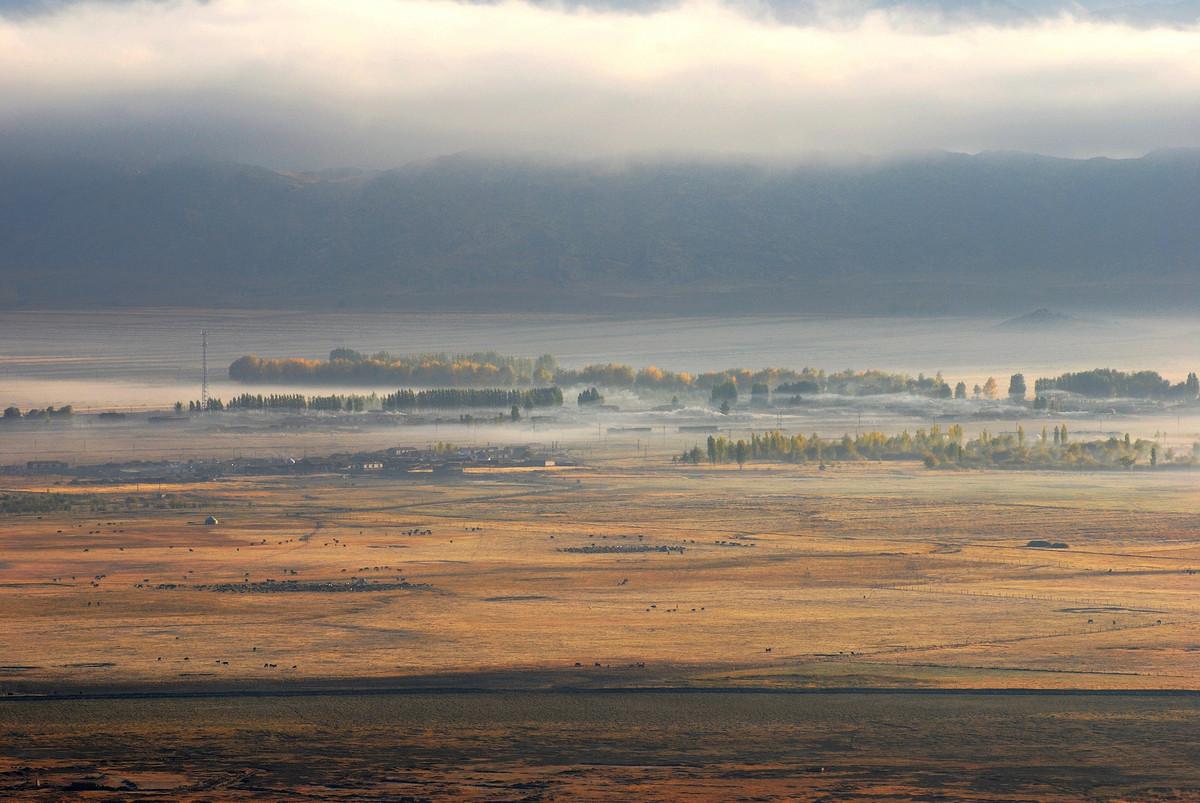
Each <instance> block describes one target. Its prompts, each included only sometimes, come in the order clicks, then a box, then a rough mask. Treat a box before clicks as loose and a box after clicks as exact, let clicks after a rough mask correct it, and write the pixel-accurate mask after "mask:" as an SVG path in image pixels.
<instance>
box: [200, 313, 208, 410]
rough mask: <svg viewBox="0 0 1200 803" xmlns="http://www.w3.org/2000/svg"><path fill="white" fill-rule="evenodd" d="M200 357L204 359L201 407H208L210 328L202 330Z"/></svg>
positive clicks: (204, 408)
mask: <svg viewBox="0 0 1200 803" xmlns="http://www.w3.org/2000/svg"><path fill="white" fill-rule="evenodd" d="M200 357H201V360H202V364H203V368H202V371H203V373H202V378H201V380H200V407H201V409H203V410H207V409H208V330H207V329H201V330H200Z"/></svg>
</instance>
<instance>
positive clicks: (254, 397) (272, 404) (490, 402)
mask: <svg viewBox="0 0 1200 803" xmlns="http://www.w3.org/2000/svg"><path fill="white" fill-rule="evenodd" d="M562 402H563V395H562V391H561V390H559V389H558V388H557V387H549V388H529V389H525V390H514V389H508V388H487V389H482V388H440V389H433V390H419V391H413V390H397V391H396V392H394V393H389V394H387V395H385V396H378V395H376V394H374V393H371V394H368V395H359V394H334V395H328V396H305V395H303V394H301V393H272V394H268V395H264V394H261V393H257V394H255V393H243V394H241V395H240V396H235V397H233V398H232V399H230V400H229V401H228V402H225V401H222V400H221V399H219V398H215V397H214V398H210V399H209V400H208V403H207V404H205V403H204V402H202V401H189V402H188V403H187V411H188V412H189V413H194V412H225V411H236V410H276V411H285V412H304V411H317V412H334V413H336V412H347V413H361V412H364V411H366V410H387V411H395V410H419V409H438V408H453V407H496V408H505V407H508V408H520V407H523V408H525V409H530V408H533V407H553V406H561V405H562ZM183 409H184V405H183V402H175V412H176V413H182V412H183ZM515 417H517V416H514V418H515Z"/></svg>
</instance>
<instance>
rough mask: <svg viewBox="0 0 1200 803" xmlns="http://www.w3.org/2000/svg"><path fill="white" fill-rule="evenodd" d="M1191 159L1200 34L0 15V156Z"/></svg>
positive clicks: (537, 18) (484, 10)
mask: <svg viewBox="0 0 1200 803" xmlns="http://www.w3.org/2000/svg"><path fill="white" fill-rule="evenodd" d="M1192 146H1200V27H1196V26H1192V27H1173V28H1167V27H1161V28H1159V27H1136V28H1135V27H1129V26H1126V25H1123V24H1119V23H1114V22H1104V21H1097V20H1094V19H1079V18H1074V17H1071V16H1061V17H1056V18H1052V19H1041V20H1032V21H1027V22H1024V23H1020V24H1008V25H998V24H991V23H987V22H984V21H971V20H960V21H957V22H954V23H952V24H951V23H947V22H946V21H945V19H942V18H938V17H936V16H927V15H922V14H915V13H910V12H899V11H893V12H882V11H879V12H869V13H865V14H862V15H859V16H857V17H855V18H853V20H852V21H848V22H841V23H837V22H829V23H812V24H805V25H801V24H789V23H783V22H779V21H778V20H777V19H776V18H775V17H774V15H772V14H771V13H770V12H769V10H765V9H763V8H756V7H748V6H741V7H733V6H729V5H722V4H718V3H716V2H711V1H709V0H686V1H685V2H684V3H682V4H681V5H675V6H670V7H663V8H658V9H651V10H643V11H641V12H631V11H622V10H608V11H600V10H594V9H588V8H572V9H567V8H563V7H557V6H556V7H548V6H545V5H531V4H528V3H524V2H500V3H496V4H485V5H473V4H465V3H455V2H444V1H443V0H355V2H353V3H346V2H338V0H286V1H284V0H212V1H211V2H207V3H194V2H183V1H180V2H157V3H155V2H132V3H102V2H82V3H74V4H69V5H64V6H61V7H54V8H53V9H52V10H50V11H48V12H46V13H41V14H25V15H12V16H9V17H0V153H2V152H3V151H4V150H5V149H7V150H9V151H12V152H19V151H21V150H22V149H26V150H39V149H40V150H44V151H49V152H71V153H80V154H90V155H107V154H121V155H125V156H131V157H145V158H162V157H176V156H183V155H203V156H210V157H219V158H228V159H236V160H242V161H251V162H257V163H261V164H266V165H270V166H274V167H287V168H297V169H309V168H315V167H324V166H333V165H358V166H365V167H388V166H394V165H396V164H400V163H403V162H406V161H410V160H413V159H420V158H426V157H430V156H435V155H438V154H443V153H448V152H454V151H460V150H482V151H510V150H516V151H523V152H540V153H547V154H556V155H563V156H569V157H592V156H612V155H623V154H631V153H636V154H645V153H688V154H709V155H715V156H721V155H734V154H736V155H738V156H739V157H752V158H764V159H783V160H792V159H799V158H804V157H805V155H807V154H812V153H814V152H833V153H840V152H860V153H870V154H881V155H882V154H889V153H896V152H906V151H913V150H931V149H946V150H960V151H978V150H986V149H1013V150H1027V151H1035V152H1040V153H1046V154H1053V155H1063V156H1093V155H1112V156H1124V155H1139V154H1141V153H1144V152H1146V151H1148V150H1152V149H1155V148H1162V147H1192Z"/></svg>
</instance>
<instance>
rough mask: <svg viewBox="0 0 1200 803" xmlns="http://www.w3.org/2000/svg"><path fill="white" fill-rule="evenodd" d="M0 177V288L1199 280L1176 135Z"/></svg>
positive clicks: (320, 298) (337, 289) (1011, 288)
mask: <svg viewBox="0 0 1200 803" xmlns="http://www.w3.org/2000/svg"><path fill="white" fill-rule="evenodd" d="M0 184H2V185H3V186H4V187H5V192H4V193H3V194H0V244H2V246H3V247H2V248H0V270H2V271H3V273H4V276H5V281H4V283H3V290H0V304H4V305H7V306H12V305H77V304H102V305H108V304H144V303H167V304H212V303H230V304H238V305H242V306H245V305H252V306H254V305H257V306H290V305H321V306H325V305H334V304H339V305H343V306H350V307H355V306H379V305H399V306H403V307H414V306H427V305H432V306H488V305H496V306H501V307H521V306H528V307H538V306H542V305H545V304H547V303H549V304H556V305H564V306H577V307H592V308H598V307H602V306H605V305H608V306H610V307H621V306H622V305H634V306H636V304H637V303H638V302H637V299H650V301H649V302H646V303H650V304H652V305H654V308H658V307H659V306H660V305H662V304H664V303H668V304H669V303H675V302H678V303H680V304H682V305H684V306H688V305H690V304H692V303H693V300H694V299H696V298H705V297H707V298H708V299H709V303H710V305H712V304H720V303H725V302H721V301H714V300H713V299H719V298H721V296H720V295H719V294H720V293H721V292H722V291H726V290H733V291H735V292H736V293H738V294H740V296H739V297H738V298H737V299H734V300H733V301H732V302H730V303H734V304H739V305H740V304H753V303H758V302H756V301H755V299H761V300H764V302H769V304H770V305H771V306H775V307H780V308H804V309H838V310H879V309H890V310H893V311H907V310H911V311H930V310H934V311H937V310H946V311H953V310H958V311H970V308H971V307H977V306H979V305H983V307H986V308H988V309H992V308H996V307H997V306H1004V305H1011V306H1013V307H1015V308H1020V307H1023V306H1025V305H1026V304H1030V303H1031V302H1032V303H1033V304H1034V305H1045V304H1049V303H1053V304H1054V305H1055V306H1061V305H1063V304H1068V303H1072V302H1075V303H1100V304H1111V305H1125V304H1148V303H1155V302H1160V301H1167V302H1172V303H1175V304H1178V305H1181V306H1182V305H1187V304H1192V303H1194V302H1195V301H1196V300H1197V299H1198V298H1200V292H1198V288H1197V280H1196V275H1197V268H1198V267H1200V227H1197V226H1196V225H1195V221H1196V220H1197V219H1200V153H1196V152H1173V153H1161V154H1152V155H1150V156H1147V157H1145V158H1142V159H1134V160H1104V159H1095V160H1087V161H1074V160H1063V159H1050V158H1044V157H1037V156H1028V155H1020V154H1002V153H1000V154H983V155H979V156H963V155H953V154H935V155H929V156H923V157H920V158H911V159H907V160H904V161H895V162H890V163H878V164H871V165H867V166H854V167H849V166H806V167H797V168H789V169H767V168H764V167H761V166H753V165H714V164H696V163H692V164H688V163H674V164H664V163H657V164H649V163H647V164H632V165H626V166H619V167H618V166H612V165H606V164H593V163H586V164H584V163H581V164H567V165H539V164H534V163H529V162H517V161H501V160H488V159H481V158H473V157H467V156H460V157H448V158H444V159H440V160H436V161H433V162H429V163H423V164H418V165H411V166H408V167H405V168H402V169H399V170H394V171H388V172H383V173H375V174H364V173H355V172H353V171H344V172H329V173H323V174H311V175H293V174H282V173H276V172H273V171H269V170H266V169H262V168H255V167H249V166H244V165H231V164H217V163H206V162H178V163H169V164H162V165H157V166H154V167H151V168H146V169H133V168H129V167H122V166H117V165H110V164H93V163H76V164H62V163H54V164H0ZM713 294H717V295H713ZM664 296H666V297H667V298H666V299H665V301H664ZM606 299H607V300H606ZM698 303H699V302H698ZM1025 308H1028V307H1025Z"/></svg>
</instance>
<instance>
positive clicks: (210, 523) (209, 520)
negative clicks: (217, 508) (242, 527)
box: [204, 516, 221, 527]
mask: <svg viewBox="0 0 1200 803" xmlns="http://www.w3.org/2000/svg"><path fill="white" fill-rule="evenodd" d="M204 523H205V524H206V525H208V526H209V527H212V526H213V525H216V524H220V523H221V522H219V521H218V520H217V517H216V516H209V517H208V518H207V519H205V520H204Z"/></svg>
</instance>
